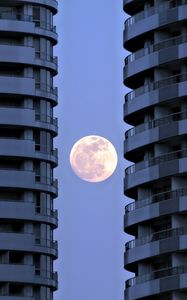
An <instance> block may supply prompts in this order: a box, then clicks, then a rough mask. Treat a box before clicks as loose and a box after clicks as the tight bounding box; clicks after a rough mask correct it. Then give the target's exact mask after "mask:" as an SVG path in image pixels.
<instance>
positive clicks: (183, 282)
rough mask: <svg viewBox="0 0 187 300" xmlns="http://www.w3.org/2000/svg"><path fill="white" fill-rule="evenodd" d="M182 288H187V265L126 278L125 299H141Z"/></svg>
mask: <svg viewBox="0 0 187 300" xmlns="http://www.w3.org/2000/svg"><path fill="white" fill-rule="evenodd" d="M184 288H185V289H186V288H187V266H186V265H184V266H176V267H171V268H166V269H161V270H158V271H154V272H152V273H149V274H144V275H140V276H137V277H134V278H131V279H129V280H127V281H126V298H125V299H127V300H133V299H141V298H143V297H146V296H151V295H156V294H160V295H161V294H162V293H164V292H167V291H174V290H177V289H178V290H180V289H181V290H182V289H184Z"/></svg>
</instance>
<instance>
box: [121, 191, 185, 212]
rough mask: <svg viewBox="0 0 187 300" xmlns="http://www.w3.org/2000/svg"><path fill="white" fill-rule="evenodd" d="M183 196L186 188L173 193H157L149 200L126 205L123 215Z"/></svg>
mask: <svg viewBox="0 0 187 300" xmlns="http://www.w3.org/2000/svg"><path fill="white" fill-rule="evenodd" d="M185 196H187V188H182V189H178V190H175V191H168V192H164V193H158V194H155V195H153V196H152V197H150V198H147V199H142V200H138V201H135V202H133V203H129V204H127V205H126V206H125V213H129V212H132V211H135V210H136V209H139V208H142V207H145V206H149V205H150V204H154V203H159V202H163V201H166V200H174V199H178V198H179V197H185Z"/></svg>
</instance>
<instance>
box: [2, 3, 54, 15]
mask: <svg viewBox="0 0 187 300" xmlns="http://www.w3.org/2000/svg"><path fill="white" fill-rule="evenodd" d="M5 2H6V4H9V3H12V2H11V0H6V1H5ZM14 2H15V5H17V4H19V5H20V4H23V5H24V4H38V5H41V6H44V7H47V8H48V9H50V10H51V11H52V12H53V13H54V14H56V13H57V9H58V2H57V0H14Z"/></svg>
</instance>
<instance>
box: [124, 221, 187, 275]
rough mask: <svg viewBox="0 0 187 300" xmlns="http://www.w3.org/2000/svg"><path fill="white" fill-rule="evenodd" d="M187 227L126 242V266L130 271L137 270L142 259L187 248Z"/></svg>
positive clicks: (178, 251)
mask: <svg viewBox="0 0 187 300" xmlns="http://www.w3.org/2000/svg"><path fill="white" fill-rule="evenodd" d="M186 243H187V227H186V226H184V227H180V228H173V229H168V230H163V231H160V232H155V233H153V234H151V235H148V236H145V237H140V238H138V239H134V240H132V241H130V242H128V243H126V245H125V248H126V252H125V256H124V260H125V268H126V269H127V270H129V271H130V272H135V271H136V266H137V264H138V263H139V262H140V261H145V260H147V261H148V260H150V258H151V259H152V260H154V258H155V257H158V256H159V255H161V254H162V255H169V254H171V253H174V252H176V253H181V252H183V251H185V250H186Z"/></svg>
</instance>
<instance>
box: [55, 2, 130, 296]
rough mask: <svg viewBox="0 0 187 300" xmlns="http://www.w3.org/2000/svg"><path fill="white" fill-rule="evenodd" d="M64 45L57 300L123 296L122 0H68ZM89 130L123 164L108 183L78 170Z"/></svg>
mask: <svg viewBox="0 0 187 300" xmlns="http://www.w3.org/2000/svg"><path fill="white" fill-rule="evenodd" d="M55 22H56V25H57V28H58V33H59V45H58V47H56V49H55V53H56V54H57V55H58V56H59V76H58V78H57V79H56V85H58V88H59V105H58V108H56V109H55V114H56V116H58V118H59V136H58V138H57V139H56V146H57V147H58V148H59V167H58V169H57V171H56V176H57V177H58V179H59V197H58V199H57V200H56V205H55V206H56V207H57V208H58V210H59V229H58V230H57V231H56V234H55V236H56V238H57V239H58V240H59V259H58V261H57V263H56V266H55V268H56V269H57V270H58V272H59V291H58V292H57V293H55V300H121V299H123V288H124V278H125V276H124V271H123V251H124V240H125V237H124V233H123V214H124V206H125V199H124V196H123V175H124V172H123V170H124V165H125V164H124V161H123V138H124V127H125V126H124V124H123V101H124V100H123V97H124V93H125V89H124V87H123V83H122V80H123V79H122V74H123V60H124V56H125V52H124V50H123V47H122V39H123V22H124V14H123V11H122V1H115V0H94V1H88V0H63V1H62V2H61V1H59V14H58V17H56V19H55ZM89 134H95V135H101V136H104V137H105V138H107V139H109V140H110V141H111V142H112V143H113V144H114V146H115V147H116V150H117V153H118V158H119V162H118V167H117V170H116V171H115V173H114V174H113V176H112V177H110V178H109V179H108V180H106V181H104V182H101V183H96V184H93V183H89V182H85V181H82V180H81V179H79V178H78V177H76V175H75V174H74V172H73V171H72V170H71V167H70V164H69V153H70V150H71V147H72V146H73V144H74V143H75V142H76V141H77V140H78V139H80V138H81V137H83V136H85V135H89Z"/></svg>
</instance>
